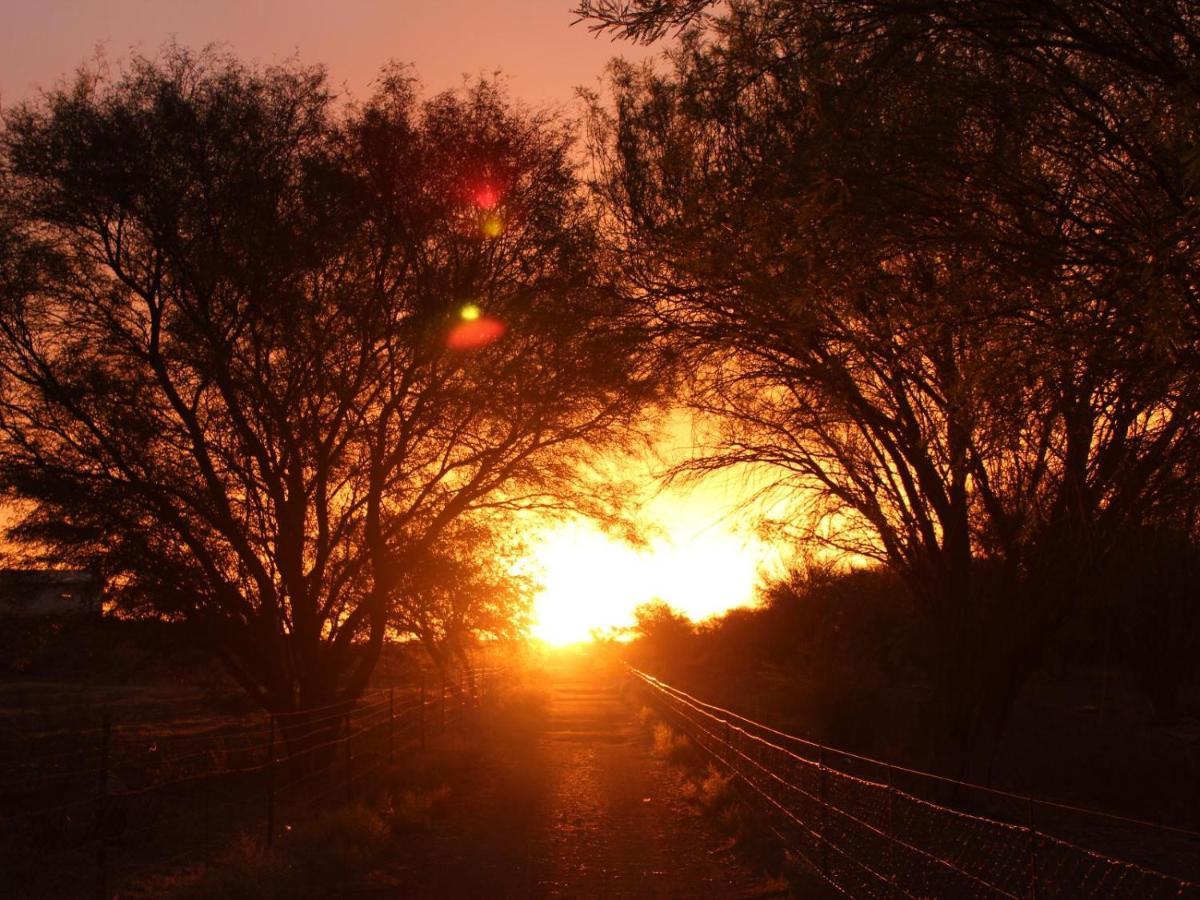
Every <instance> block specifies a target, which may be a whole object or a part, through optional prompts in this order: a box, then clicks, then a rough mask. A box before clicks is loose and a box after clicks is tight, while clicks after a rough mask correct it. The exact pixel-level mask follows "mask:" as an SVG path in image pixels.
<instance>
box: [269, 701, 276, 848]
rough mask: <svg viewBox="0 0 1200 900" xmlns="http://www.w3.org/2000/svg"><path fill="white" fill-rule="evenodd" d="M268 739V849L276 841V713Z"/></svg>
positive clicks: (273, 715) (272, 719)
mask: <svg viewBox="0 0 1200 900" xmlns="http://www.w3.org/2000/svg"><path fill="white" fill-rule="evenodd" d="M268 734H269V736H268V737H267V849H268V850H270V849H271V844H272V843H273V842H274V840H275V713H271V730H270V732H269V733H268Z"/></svg>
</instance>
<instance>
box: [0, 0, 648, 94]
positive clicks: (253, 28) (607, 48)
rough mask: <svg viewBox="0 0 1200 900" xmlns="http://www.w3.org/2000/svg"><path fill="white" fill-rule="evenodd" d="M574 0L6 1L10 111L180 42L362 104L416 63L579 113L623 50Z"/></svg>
mask: <svg viewBox="0 0 1200 900" xmlns="http://www.w3.org/2000/svg"><path fill="white" fill-rule="evenodd" d="M574 3H575V0H423V2H417V0H338V2H316V0H4V3H3V6H2V8H0V22H2V23H3V27H0V103H3V104H6V105H7V104H9V103H12V102H14V101H17V100H20V99H22V98H24V97H28V96H30V95H31V94H32V93H33V92H34V91H35V90H36V89H37V88H38V87H39V86H43V87H44V86H48V85H51V84H53V83H54V82H55V81H56V80H58V79H59V78H60V77H61V76H62V75H64V74H66V73H69V72H71V71H72V70H73V69H74V68H75V67H76V66H78V65H79V63H80V62H82V61H83V60H85V59H87V58H90V57H92V56H93V55H94V53H95V50H96V48H97V47H100V48H103V51H104V53H105V55H106V56H107V57H108V58H109V59H112V60H120V59H122V58H124V57H126V56H127V55H128V54H129V52H130V50H138V51H141V52H144V53H147V54H152V53H153V52H154V51H155V50H157V49H158V48H159V47H161V46H162V44H163V43H164V42H166V41H167V40H168V39H170V38H171V37H172V36H174V37H175V38H176V39H177V40H178V41H179V42H180V43H182V44H184V45H187V46H191V47H202V46H204V45H205V44H208V43H212V42H222V43H225V44H227V45H228V47H229V49H231V50H232V51H234V52H235V53H236V54H237V55H239V56H241V57H242V58H244V59H247V60H253V61H257V62H261V63H271V62H275V61H280V60H283V59H286V58H288V57H289V56H292V55H293V54H298V55H299V58H300V59H301V60H302V61H304V62H308V63H323V64H325V65H326V66H328V68H329V73H330V77H331V81H332V82H333V83H334V84H336V85H345V86H346V87H347V88H348V89H349V90H350V91H351V92H352V93H353V94H355V95H356V96H360V97H361V96H363V95H364V94H365V93H366V92H367V90H368V87H369V85H370V82H371V80H372V78H373V77H374V76H375V74H376V72H378V70H379V67H380V66H381V65H382V64H383V63H385V62H386V61H388V60H390V59H394V60H397V61H400V62H408V63H413V64H415V66H416V70H417V73H418V75H419V76H420V77H421V80H422V82H423V84H424V85H425V88H426V90H427V91H429V92H436V91H440V90H443V89H445V88H450V87H454V86H456V85H457V84H459V83H460V81H461V78H462V76H463V74H468V75H477V74H480V73H491V72H493V71H495V70H496V69H501V70H503V71H504V72H505V74H506V75H507V76H508V77H509V79H510V85H511V89H512V92H513V94H514V95H515V96H517V97H520V98H522V99H524V100H526V101H527V102H529V103H532V104H534V105H537V106H542V105H555V106H557V105H562V106H568V107H569V106H570V105H571V103H572V101H573V97H574V88H575V87H576V86H579V85H583V86H588V87H595V86H596V85H597V78H598V77H599V76H600V74H601V72H602V71H603V68H604V65H605V63H606V62H607V61H608V60H609V59H610V58H611V57H613V56H615V55H624V56H625V57H627V58H630V59H637V58H641V57H644V56H645V55H646V54H647V53H648V51H647V50H645V49H644V48H638V47H630V46H629V45H628V44H614V43H612V42H611V41H610V40H609V39H608V38H607V37H597V36H595V35H594V34H592V33H591V32H589V31H588V30H587V29H586V28H585V27H584V26H583V25H575V26H574V27H572V25H571V22H572V20H573V19H574V16H573V15H572V14H571V7H572V6H573V5H574Z"/></svg>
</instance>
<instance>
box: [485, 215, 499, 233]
mask: <svg viewBox="0 0 1200 900" xmlns="http://www.w3.org/2000/svg"><path fill="white" fill-rule="evenodd" d="M483 234H484V236H485V237H490V238H498V237H500V235H502V234H504V223H503V222H502V221H500V217H499V216H496V215H491V216H488V217H487V218H485V219H484V220H483Z"/></svg>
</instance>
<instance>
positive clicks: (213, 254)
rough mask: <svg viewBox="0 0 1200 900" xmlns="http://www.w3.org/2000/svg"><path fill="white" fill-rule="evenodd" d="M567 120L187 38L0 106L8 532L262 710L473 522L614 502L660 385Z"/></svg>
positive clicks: (353, 665)
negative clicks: (592, 484) (615, 456)
mask: <svg viewBox="0 0 1200 900" xmlns="http://www.w3.org/2000/svg"><path fill="white" fill-rule="evenodd" d="M569 147H570V138H569V135H568V133H567V130H566V128H565V127H564V126H561V125H557V124H555V123H553V122H552V121H551V120H550V119H549V118H547V117H546V116H544V115H540V114H534V113H530V112H527V111H524V110H521V109H519V108H516V107H515V106H513V105H512V104H511V103H510V102H509V101H508V100H507V99H506V98H505V96H504V94H503V92H502V91H501V90H500V89H499V87H498V86H497V85H496V84H494V83H492V82H481V83H479V84H476V85H475V86H473V87H471V88H469V89H466V90H463V91H460V92H457V93H448V94H443V95H440V96H438V97H435V98H433V99H431V100H429V101H427V102H425V103H419V102H418V100H417V98H416V96H415V94H414V91H413V87H412V82H411V79H409V78H407V77H406V76H405V74H404V73H403V72H402V71H398V70H388V71H386V72H385V74H384V77H383V78H382V79H381V86H380V88H379V90H378V92H377V93H376V94H375V95H374V96H373V97H372V98H371V99H370V100H369V101H368V102H366V103H365V104H363V105H361V106H353V105H347V104H339V102H338V101H337V99H336V98H335V97H333V96H332V95H331V93H330V91H329V89H328V88H327V85H326V82H325V76H324V73H323V71H322V70H321V69H318V68H305V67H302V66H299V65H288V66H284V67H278V68H270V69H265V70H257V69H250V68H247V67H245V66H243V65H241V64H239V63H238V62H237V61H235V60H233V59H230V58H226V57H223V56H218V55H215V54H212V53H207V52H206V53H203V54H199V55H196V54H192V53H189V52H188V51H186V50H183V49H180V48H177V47H170V48H168V49H167V50H166V51H165V52H164V54H163V55H162V57H161V58H160V59H159V60H157V61H156V60H148V59H144V58H135V59H134V60H133V61H132V62H131V63H130V64H129V67H128V71H127V72H125V73H124V74H123V75H121V76H120V77H118V78H116V79H115V80H108V79H106V78H102V77H100V76H98V75H95V74H91V73H89V74H84V75H81V76H80V77H79V78H78V79H77V80H76V81H75V82H74V83H73V84H71V85H69V86H67V87H64V88H60V89H56V90H54V91H51V92H49V93H48V94H46V95H44V96H43V97H42V99H40V100H38V101H36V102H33V103H29V104H25V105H22V106H20V107H17V108H15V109H13V110H10V111H9V112H8V114H7V116H6V121H5V129H4V133H3V157H2V158H3V183H2V187H0V220H2V221H3V223H4V225H3V228H4V237H5V242H4V244H3V247H2V248H0V252H3V254H4V260H3V266H0V270H2V271H4V272H5V273H6V274H5V276H4V280H3V283H2V284H0V288H2V289H3V295H2V296H0V307H2V308H0V365H2V376H3V383H2V386H0V387H2V392H0V434H2V435H3V438H4V440H5V442H6V445H5V452H4V456H3V461H2V464H0V475H2V477H3V484H4V487H5V488H6V490H7V491H8V492H9V493H11V494H12V495H15V496H18V497H22V498H27V499H28V500H29V501H31V502H32V503H33V504H34V505H33V510H32V512H31V513H30V514H29V515H28V516H26V517H25V518H24V519H23V520H22V521H21V522H20V523H19V525H18V526H17V527H16V529H15V531H14V534H15V536H16V537H18V538H23V539H26V540H30V541H36V542H38V543H39V545H40V546H43V547H45V548H46V553H47V554H48V555H51V556H53V557H54V558H56V559H64V558H65V559H70V560H73V561H75V562H77V563H78V564H80V565H85V564H90V565H95V566H97V567H99V568H101V569H102V570H103V571H104V572H106V573H107V574H108V575H109V576H110V577H112V578H113V579H114V580H115V582H116V583H117V584H118V585H120V586H121V587H122V588H123V590H124V592H125V594H126V595H127V596H131V597H141V598H143V600H144V601H146V602H148V603H149V604H150V606H151V608H152V609H153V610H154V611H155V612H156V613H158V614H166V615H172V616H177V617H180V618H183V619H186V620H188V621H189V622H191V623H193V624H194V625H195V626H196V628H197V630H198V631H199V633H201V634H202V635H203V636H204V637H205V638H206V640H207V641H208V642H209V644H210V645H211V646H212V648H213V649H214V650H215V652H217V653H218V654H219V655H220V657H221V659H222V660H223V661H224V662H225V663H226V665H227V666H228V668H229V670H230V672H231V673H232V674H233V675H234V677H236V678H237V680H238V681H239V682H240V683H241V684H242V685H243V686H244V687H245V688H246V690H247V691H248V692H249V693H250V694H251V695H252V696H253V697H254V698H255V699H256V700H258V701H259V702H260V703H261V704H262V705H263V706H264V707H266V708H268V709H270V710H273V711H277V712H285V711H295V710H306V709H312V708H315V707H320V706H325V705H328V704H331V703H338V702H343V701H349V700H352V699H353V698H354V697H356V696H357V695H358V694H359V693H360V692H361V691H362V690H363V689H364V687H365V685H366V684H367V681H368V679H369V677H370V674H371V671H372V669H373V667H374V664H375V662H376V660H377V658H378V656H379V653H380V649H381V646H382V643H383V641H384V639H385V634H386V632H387V629H388V615H389V611H390V610H391V609H392V608H393V607H394V606H395V605H396V604H397V603H399V602H401V599H402V597H401V594H402V592H403V590H404V588H405V585H406V584H407V582H408V579H409V577H410V575H411V573H412V570H413V569H414V567H416V566H419V565H421V564H422V563H423V561H424V560H426V559H428V558H429V557H430V556H431V555H436V554H437V553H438V552H439V551H438V548H439V544H440V542H441V541H442V540H443V536H444V535H445V534H447V532H448V530H449V529H452V528H453V527H454V526H455V523H456V522H459V521H460V520H463V517H469V516H471V515H474V514H475V513H476V512H477V511H480V510H486V511H492V512H495V511H497V510H510V509H519V508H530V507H535V508H544V507H552V508H556V509H561V508H567V507H573V506H587V505H588V504H598V503H600V502H601V501H602V500H603V498H602V497H598V496H596V495H595V493H594V492H593V493H592V494H588V493H586V492H585V488H586V485H584V484H582V483H581V479H580V475H579V470H578V468H577V466H576V463H577V460H578V459H579V458H580V457H581V455H583V454H585V453H587V452H590V451H591V450H592V449H593V448H597V447H598V448H604V447H606V446H613V445H619V444H620V443H621V442H622V441H624V440H625V439H626V438H627V436H628V435H629V433H630V431H629V429H630V426H631V422H632V421H633V419H634V417H635V415H636V413H637V411H638V410H639V409H640V408H641V406H642V404H643V402H644V401H645V400H646V399H647V398H648V397H649V396H651V394H652V391H653V379H652V378H651V372H650V369H649V367H648V365H647V364H646V362H645V359H644V355H643V354H642V352H641V347H642V340H643V335H644V329H643V328H642V326H641V325H640V324H639V323H638V322H637V321H636V320H634V319H633V318H631V317H629V316H626V315H623V314H622V311H621V306H620V304H619V298H617V297H616V296H615V294H614V293H613V292H612V291H611V290H610V289H608V288H607V287H606V285H605V284H604V283H603V282H602V281H601V280H600V278H599V277H598V276H597V274H596V270H597V267H596V265H595V255H596V249H597V240H596V235H595V225H594V222H593V220H592V217H591V214H590V213H589V211H588V208H587V206H586V203H585V201H584V199H583V197H582V196H581V194H580V192H579V190H578V185H577V182H576V179H575V175H574V172H573V169H572V166H571V164H570V162H569V152H570V151H569Z"/></svg>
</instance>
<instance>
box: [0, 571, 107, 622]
mask: <svg viewBox="0 0 1200 900" xmlns="http://www.w3.org/2000/svg"><path fill="white" fill-rule="evenodd" d="M101 588H103V583H102V581H101V579H100V576H98V575H96V574H95V573H94V572H87V571H83V570H81V569H0V614H7V615H26V616H49V615H64V614H65V615H85V614H87V613H98V612H100V593H101Z"/></svg>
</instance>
